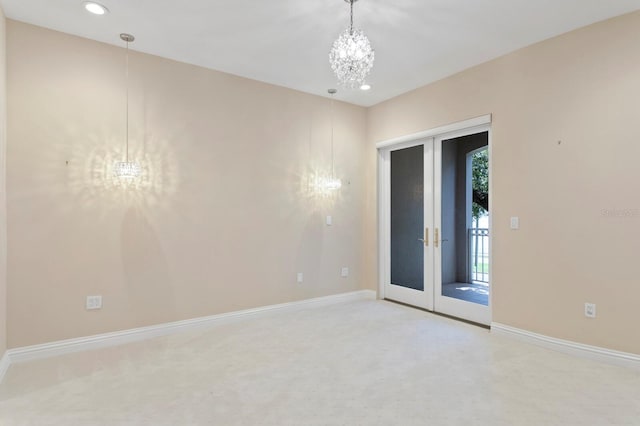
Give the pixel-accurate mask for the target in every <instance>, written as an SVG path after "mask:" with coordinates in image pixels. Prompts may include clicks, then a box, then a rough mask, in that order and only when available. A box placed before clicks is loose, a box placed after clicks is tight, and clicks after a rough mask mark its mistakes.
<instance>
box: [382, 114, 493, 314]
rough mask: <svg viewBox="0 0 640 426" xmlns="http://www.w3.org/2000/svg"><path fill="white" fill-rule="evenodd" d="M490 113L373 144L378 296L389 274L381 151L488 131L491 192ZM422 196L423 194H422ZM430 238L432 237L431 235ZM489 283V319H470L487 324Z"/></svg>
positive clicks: (490, 184)
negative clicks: (375, 178)
mask: <svg viewBox="0 0 640 426" xmlns="http://www.w3.org/2000/svg"><path fill="white" fill-rule="evenodd" d="M491 120H492V116H491V114H487V115H483V116H480V117H475V118H472V119H469V120H463V121H459V122H456V123H451V124H448V125H445V126H440V127H436V128H433V129H429V130H424V131H421V132H418V133H413V134H409V135H405V136H400V137H396V138H392V139H388V140H385V141H381V142H378V143H376V148H377V151H378V191H377V195H378V298H380V299H384V298H385V297H386V296H385V283H386V280H387V278H388V274H389V267H388V262H389V259H388V255H387V248H388V247H389V244H390V240H389V229H388V228H389V227H388V223H389V217H388V216H389V214H388V210H389V202H390V200H389V196H388V194H389V188H388V182H387V180H386V174H385V169H384V168H385V152H386V153H388V152H389V151H390V150H392V149H402V148H407V147H411V146H415V145H418V144H421V143H424V140H425V139H429V138H434V139H435V138H441V137H443V138H444V139H451V138H456V137H460V136H465V135H469V134H474V133H480V132H483V131H488V132H489V147H488V150H489V176H490V178H489V191H490V193H491V191H492V187H493V180H492V179H491V176H492V175H493V174H492V165H493V161H492V147H491V145H492V143H491ZM425 195H426V194H425ZM491 210H492V209H491V203H490V204H489V228H490V229H491V230H492V211H491ZM431 238H433V237H432V236H431ZM489 256H490V259H493V232H489ZM489 276H490V277H493V262H490V264H489ZM492 298H493V286H492V291H491V293H490V296H489V307H488V309H489V318H486V316H484V315H480V314H479V313H475V312H474V314H473V315H472V317H473V319H471V320H472V321H475V322H479V323H484V324H490V322H491V310H492V306H493V304H492ZM431 299H433V298H431Z"/></svg>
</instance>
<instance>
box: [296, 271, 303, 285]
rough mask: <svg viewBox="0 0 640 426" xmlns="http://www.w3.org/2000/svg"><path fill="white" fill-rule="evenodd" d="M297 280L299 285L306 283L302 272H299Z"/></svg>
mask: <svg viewBox="0 0 640 426" xmlns="http://www.w3.org/2000/svg"><path fill="white" fill-rule="evenodd" d="M297 280H298V282H299V283H301V282H302V281H304V274H303V273H302V272H298V276H297Z"/></svg>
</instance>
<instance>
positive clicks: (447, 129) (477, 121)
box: [376, 114, 491, 150]
mask: <svg viewBox="0 0 640 426" xmlns="http://www.w3.org/2000/svg"><path fill="white" fill-rule="evenodd" d="M486 124H491V114H487V115H482V116H480V117H475V118H471V119H469V120H463V121H458V122H456V123H451V124H447V125H445V126H440V127H435V128H433V129H429V130H423V131H421V132H418V133H412V134H410V135H404V136H400V137H397V138H393V139H387V140H384V141H381V142H378V143H376V148H377V149H378V150H380V149H381V148H386V147H395V145H400V144H401V143H403V142H412V141H417V140H420V139H426V138H430V137H434V136H440V135H444V134H447V133H451V132H456V131H458V130H465V129H470V128H472V127H477V126H482V125H486ZM454 137H455V136H454ZM409 146H411V145H409Z"/></svg>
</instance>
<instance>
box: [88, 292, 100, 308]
mask: <svg viewBox="0 0 640 426" xmlns="http://www.w3.org/2000/svg"><path fill="white" fill-rule="evenodd" d="M86 308H87V310H93V309H102V296H101V295H97V296H87V303H86Z"/></svg>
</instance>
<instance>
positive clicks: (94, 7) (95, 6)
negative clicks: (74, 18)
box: [83, 1, 109, 15]
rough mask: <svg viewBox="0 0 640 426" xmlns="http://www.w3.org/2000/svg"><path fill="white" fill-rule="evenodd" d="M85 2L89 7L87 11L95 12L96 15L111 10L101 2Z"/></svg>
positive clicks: (86, 6) (85, 5) (86, 7)
mask: <svg viewBox="0 0 640 426" xmlns="http://www.w3.org/2000/svg"><path fill="white" fill-rule="evenodd" d="M83 4H84V8H85V9H87V11H89V12H91V13H93V14H94V15H104V14H105V13H107V12H108V11H109V9H107V8H106V7H104V6H103V5H101V4H100V3H96V2H93V1H85V2H84V3H83Z"/></svg>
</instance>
